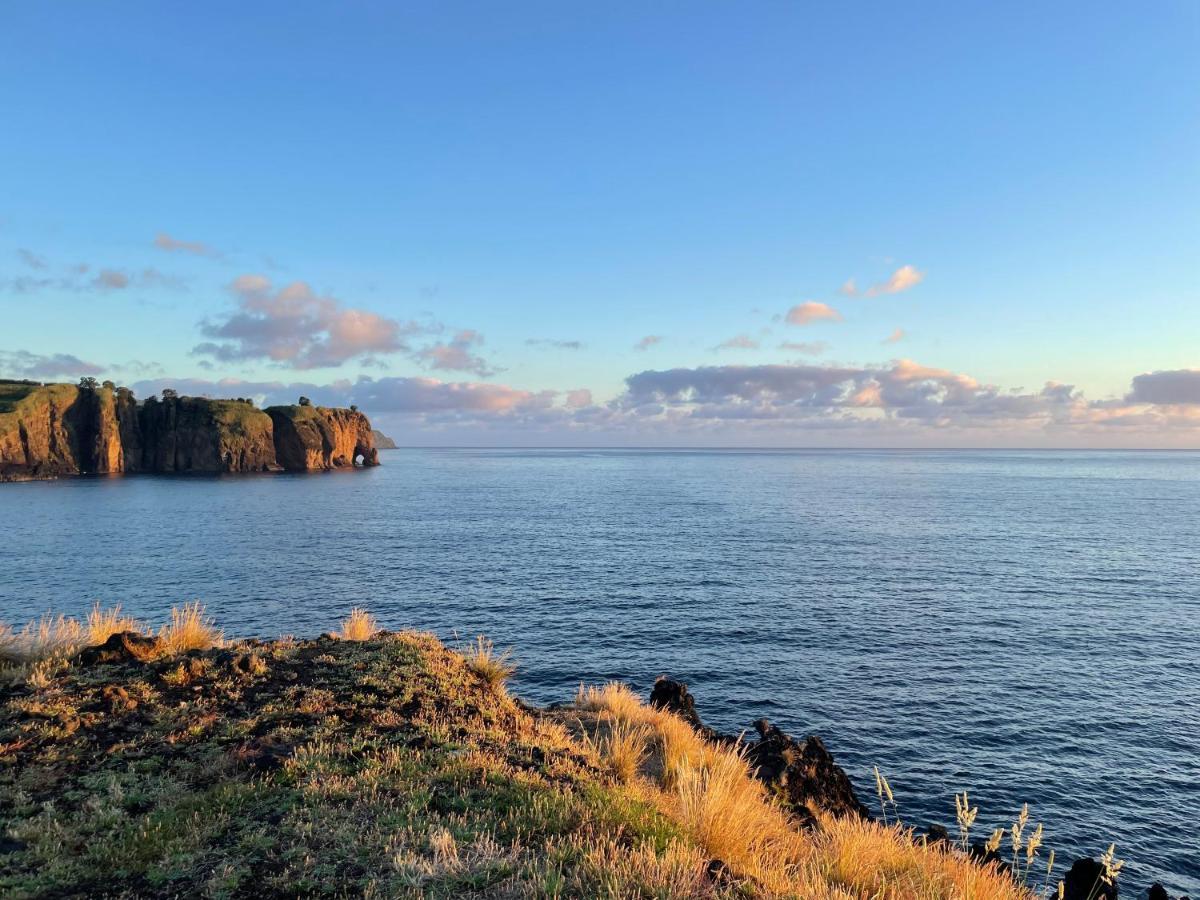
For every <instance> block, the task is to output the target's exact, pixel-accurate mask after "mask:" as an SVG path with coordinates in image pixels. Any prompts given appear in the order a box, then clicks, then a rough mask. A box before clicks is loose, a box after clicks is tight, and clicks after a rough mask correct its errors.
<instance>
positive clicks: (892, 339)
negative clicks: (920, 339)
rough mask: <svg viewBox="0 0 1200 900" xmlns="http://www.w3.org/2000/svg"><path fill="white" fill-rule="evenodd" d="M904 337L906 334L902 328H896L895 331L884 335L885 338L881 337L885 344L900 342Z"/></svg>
mask: <svg viewBox="0 0 1200 900" xmlns="http://www.w3.org/2000/svg"><path fill="white" fill-rule="evenodd" d="M905 337H907V335H906V333H905V331H904V329H903V328H897V329H896V330H895V331H893V332H892V333H891V334H889V335H888V336H887V337H885V338H884V339H883V343H885V344H898V343H900V342H901V341H902V340H904V338H905Z"/></svg>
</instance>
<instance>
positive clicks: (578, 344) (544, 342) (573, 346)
mask: <svg viewBox="0 0 1200 900" xmlns="http://www.w3.org/2000/svg"><path fill="white" fill-rule="evenodd" d="M525 344H526V346H529V347H550V348H553V349H555V350H582V349H583V347H584V344H583V342H582V341H556V340H553V339H552V338H527V339H526V341H525Z"/></svg>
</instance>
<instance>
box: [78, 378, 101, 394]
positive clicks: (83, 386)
mask: <svg viewBox="0 0 1200 900" xmlns="http://www.w3.org/2000/svg"><path fill="white" fill-rule="evenodd" d="M99 386H100V382H98V381H97V380H96V379H95V378H93V377H92V376H91V375H85V376H84V377H83V378H80V379H79V389H80V390H81V391H94V390H95V389H96V388H98V387H99Z"/></svg>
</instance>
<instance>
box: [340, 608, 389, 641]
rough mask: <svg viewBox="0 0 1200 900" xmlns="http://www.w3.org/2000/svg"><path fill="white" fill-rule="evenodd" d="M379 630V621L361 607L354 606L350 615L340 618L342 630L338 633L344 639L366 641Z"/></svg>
mask: <svg viewBox="0 0 1200 900" xmlns="http://www.w3.org/2000/svg"><path fill="white" fill-rule="evenodd" d="M378 631H379V623H378V622H376V621H375V617H374V616H373V615H371V614H370V613H369V612H367V611H366V610H365V609H362V608H361V607H358V606H356V607H354V608H353V609H352V610H350V615H348V616H346V618H345V619H343V620H342V630H341V631H340V632H339V633H338V637H340V638H341V639H342V640H344V641H368V640H370V639H371V638H373V637H374V636H375V634H376V633H377V632H378Z"/></svg>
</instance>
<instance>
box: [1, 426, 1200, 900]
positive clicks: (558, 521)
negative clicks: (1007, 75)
mask: <svg viewBox="0 0 1200 900" xmlns="http://www.w3.org/2000/svg"><path fill="white" fill-rule="evenodd" d="M381 459H382V462H383V465H382V466H381V467H379V468H376V469H365V470H357V471H351V472H336V473H329V474H312V475H261V476H260V475H240V476H228V477H219V478H206V477H163V476H135V477H126V478H119V477H117V478H81V479H73V480H62V481H57V482H43V483H25V484H6V485H0V521H2V522H3V523H4V531H3V535H4V537H3V542H2V543H0V572H3V573H4V574H3V578H0V619H2V620H3V621H7V622H10V623H13V622H16V623H21V622H24V621H25V620H27V619H30V618H34V617H37V616H40V615H41V614H43V613H44V612H47V611H54V612H64V613H69V614H79V615H81V614H83V613H84V612H86V610H87V609H88V608H89V607H90V606H91V604H92V603H93V602H95V601H99V602H100V603H102V604H105V605H111V604H114V603H120V604H122V606H123V608H124V609H125V610H126V611H127V612H129V613H132V614H135V615H137V616H139V617H143V618H145V619H147V620H150V621H152V622H160V621H162V620H163V618H164V617H165V615H166V613H167V611H168V610H169V608H170V606H171V605H172V604H178V603H181V602H183V601H186V600H195V599H198V600H201V601H203V602H204V604H205V605H206V607H207V609H208V610H209V612H210V613H211V614H212V615H213V616H214V617H215V618H216V619H217V621H218V624H220V625H221V626H222V627H224V629H225V630H226V633H227V634H229V635H233V636H247V637H248V636H261V637H274V636H278V635H281V634H288V633H293V634H306V635H307V634H316V633H320V632H322V631H327V630H331V629H333V628H334V627H335V626H336V624H337V623H338V621H339V620H340V619H341V618H342V617H343V616H344V615H345V614H346V612H347V611H348V610H349V609H350V607H352V606H355V605H361V606H366V607H368V608H369V609H370V610H371V611H372V612H374V613H375V615H376V616H377V617H378V618H379V619H380V620H381V622H382V623H383V624H384V625H385V626H386V627H389V628H393V629H398V628H420V629H427V630H431V631H434V632H436V633H437V634H438V635H440V636H441V637H443V638H444V639H445V640H447V641H448V642H450V643H455V642H463V643H465V642H466V641H467V640H469V639H472V638H474V636H475V635H477V634H481V633H482V634H486V635H488V636H490V637H491V638H492V639H493V640H495V642H496V643H497V644H498V645H501V646H504V647H511V648H512V651H513V655H514V658H515V660H516V662H517V664H518V666H519V669H518V673H517V676H516V678H515V681H514V685H513V689H514V690H515V692H516V693H518V694H519V695H521V696H522V697H524V698H525V699H528V700H530V701H534V702H551V701H564V700H568V699H570V698H571V696H573V694H574V691H575V688H576V687H577V685H578V684H579V682H580V681H586V682H602V681H606V680H609V679H619V680H622V681H626V682H628V683H629V684H631V685H632V686H633V687H635V688H636V689H637V690H638V691H640V692H641V693H642V694H643V695H644V694H645V693H647V692H648V690H649V688H650V686H651V685H652V683H653V681H654V678H655V677H656V676H658V675H662V674H669V675H671V676H673V677H675V678H679V679H681V680H683V681H686V682H687V683H688V685H689V686H690V687H691V689H692V691H693V693H694V694H695V695H696V698H697V703H698V708H699V711H700V713H701V715H702V716H703V717H704V719H705V720H706V721H707V722H708V723H709V724H711V725H714V726H716V727H718V728H721V729H723V730H727V731H741V730H744V729H749V728H750V726H751V723H752V722H753V721H754V720H755V719H758V718H760V717H766V718H768V719H770V720H771V721H773V722H775V723H777V724H779V725H780V726H781V727H783V728H784V730H786V731H789V732H791V733H793V734H795V735H797V736H802V735H805V734H809V733H816V734H820V735H821V736H822V738H823V739H824V740H825V742H826V744H827V746H828V747H829V749H830V750H831V751H832V752H833V753H834V755H835V757H836V759H837V760H838V762H839V763H841V764H842V765H843V766H844V767H845V768H846V770H847V771H848V772H849V774H850V776H851V778H852V779H853V780H854V783H855V785H856V787H857V789H858V791H859V794H860V796H861V797H862V799H863V800H864V801H865V802H867V803H868V804H869V805H872V806H876V807H877V804H876V803H875V798H874V778H873V775H872V774H871V767H872V766H874V765H878V766H879V767H880V769H881V771H883V772H884V773H885V774H886V775H887V777H888V779H889V780H890V782H891V785H892V788H893V790H894V792H895V797H896V802H897V804H898V807H899V811H900V814H901V817H902V818H903V819H904V821H905V822H907V823H909V824H911V825H915V826H917V827H922V828H923V827H925V826H927V825H928V824H929V823H931V822H938V823H942V824H945V825H947V826H953V824H954V800H953V796H954V793H955V792H956V791H962V790H964V789H965V790H969V791H970V795H971V802H972V804H978V806H979V808H980V813H979V819H978V821H977V823H976V826H975V831H976V832H977V833H978V834H980V835H986V833H987V832H989V831H990V830H991V828H992V827H994V826H1000V825H1005V826H1007V825H1008V823H1009V822H1011V821H1012V819H1013V817H1014V816H1015V815H1016V813H1017V811H1018V810H1019V809H1020V806H1021V804H1022V803H1024V802H1028V803H1029V805H1030V810H1031V818H1032V820H1033V821H1035V822H1036V821H1040V822H1043V823H1044V824H1045V833H1046V838H1045V843H1046V847H1047V848H1051V847H1052V848H1054V849H1056V851H1057V853H1058V858H1059V859H1060V860H1064V861H1069V859H1070V858H1072V857H1073V856H1075V855H1082V854H1091V855H1098V854H1099V853H1100V852H1102V851H1103V850H1104V849H1105V848H1106V847H1107V846H1108V844H1109V843H1112V842H1115V843H1116V845H1117V855H1118V857H1121V858H1124V859H1126V860H1127V865H1126V869H1125V871H1124V872H1123V873H1122V879H1121V880H1122V881H1123V882H1124V883H1125V884H1127V885H1128V889H1129V890H1131V891H1132V890H1134V889H1136V890H1137V891H1141V890H1143V889H1144V888H1145V886H1146V885H1148V884H1149V883H1150V882H1151V881H1152V880H1154V879H1160V880H1162V881H1163V882H1164V883H1165V884H1167V886H1168V887H1169V888H1170V889H1171V890H1172V892H1173V893H1186V892H1189V891H1190V892H1191V893H1192V894H1193V895H1195V894H1196V893H1197V892H1200V822H1198V819H1200V653H1198V648H1200V577H1198V576H1200V453H1170V452H1161V453H1159V452H1043V451H1036V452H1035V451H1024V452H1018V451H857V450H847V451H773V450H762V451H743V450H738V451H724V450H506V449H492V450H481V449H472V450H464V449H442V450H438V449H422V450H397V451H390V452H385V453H382V454H381Z"/></svg>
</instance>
